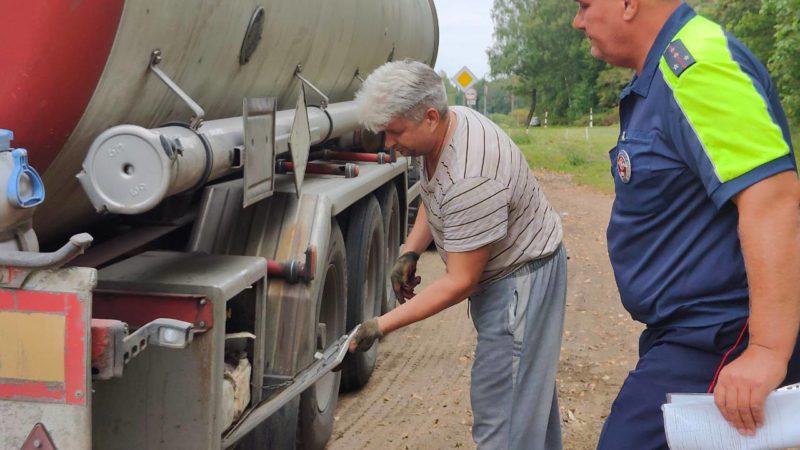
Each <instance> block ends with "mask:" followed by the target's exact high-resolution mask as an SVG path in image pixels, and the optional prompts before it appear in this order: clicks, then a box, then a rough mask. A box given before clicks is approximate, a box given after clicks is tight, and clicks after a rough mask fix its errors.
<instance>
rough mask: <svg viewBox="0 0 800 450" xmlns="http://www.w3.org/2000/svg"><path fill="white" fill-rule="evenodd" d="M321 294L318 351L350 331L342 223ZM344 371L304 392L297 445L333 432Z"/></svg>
mask: <svg viewBox="0 0 800 450" xmlns="http://www.w3.org/2000/svg"><path fill="white" fill-rule="evenodd" d="M322 274H323V275H322V276H323V278H322V279H321V280H320V289H319V295H318V297H317V324H319V325H318V326H317V335H316V336H315V340H316V343H317V345H316V351H319V352H321V351H323V350H324V349H325V347H327V346H329V345H331V344H332V343H333V342H335V341H336V339H338V338H340V337H341V336H343V335H344V334H346V332H347V331H346V329H345V319H346V317H345V307H346V302H347V261H346V259H345V247H344V238H343V237H342V232H341V230H340V229H339V226H338V225H337V224H336V223H335V221H334V223H333V224H332V226H331V239H330V243H329V244H328V256H327V260H326V264H325V265H324V266H323V270H322ZM340 382H341V372H331V373H329V374H328V375H326V376H325V377H324V378H322V379H320V380H319V381H317V382H316V383H315V384H313V385H312V386H311V387H310V388H308V389H307V390H306V391H305V392H303V394H302V395H301V396H300V411H299V414H298V426H297V447H296V448H297V449H298V450H317V449H323V448H325V444H326V443H327V442H328V439H330V437H331V433H332V432H333V422H334V413H335V412H336V401H337V398H338V396H339V385H340Z"/></svg>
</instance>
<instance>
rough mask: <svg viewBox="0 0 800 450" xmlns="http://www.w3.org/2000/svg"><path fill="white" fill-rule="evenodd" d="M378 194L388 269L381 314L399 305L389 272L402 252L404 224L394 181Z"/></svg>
mask: <svg viewBox="0 0 800 450" xmlns="http://www.w3.org/2000/svg"><path fill="white" fill-rule="evenodd" d="M376 196H377V198H378V203H379V204H380V205H381V214H382V215H383V232H384V237H385V238H386V247H385V249H386V271H385V272H384V273H385V275H384V279H385V280H386V292H384V294H383V304H382V305H381V314H386V313H387V312H389V311H391V310H393V309H394V307H395V306H396V305H397V300H396V299H395V297H394V291H393V290H392V280H391V278H390V277H389V272H390V270H391V267H392V265H394V262H395V260H396V259H397V256H398V253H399V252H400V240H401V239H402V238H401V236H400V230H401V228H402V224H401V223H400V197H399V196H398V195H397V188H396V187H395V186H394V183H389V184H387V185H386V186H384V187H383V188H381V190H380V191H378V192H377V193H376Z"/></svg>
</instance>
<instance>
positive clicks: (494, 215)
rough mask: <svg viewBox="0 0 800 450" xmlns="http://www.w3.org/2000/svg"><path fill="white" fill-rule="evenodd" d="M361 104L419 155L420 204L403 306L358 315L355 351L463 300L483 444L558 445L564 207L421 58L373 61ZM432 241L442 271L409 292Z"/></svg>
mask: <svg viewBox="0 0 800 450" xmlns="http://www.w3.org/2000/svg"><path fill="white" fill-rule="evenodd" d="M356 101H357V102H358V105H359V111H360V117H361V122H362V123H363V124H364V126H365V127H366V128H368V129H369V130H371V131H373V132H379V131H384V132H385V134H386V146H387V147H394V148H395V149H396V150H397V151H399V152H400V153H401V154H402V155H405V156H412V157H417V158H418V161H419V163H420V164H419V166H420V170H421V172H422V173H421V187H422V189H421V191H422V193H421V196H422V203H423V205H421V206H420V209H419V213H418V214H417V218H416V221H415V223H414V227H413V229H412V230H411V233H410V234H409V236H408V239H407V240H406V243H405V246H404V248H403V251H404V253H403V254H402V255H401V256H400V258H398V260H397V262H396V263H395V267H394V269H393V271H392V282H393V285H394V288H395V293H396V295H397V296H398V300H399V301H400V303H401V305H400V306H398V307H397V308H395V309H394V310H392V311H390V312H388V313H386V314H385V315H383V316H381V317H377V318H373V319H370V320H368V321H366V322H364V324H362V326H361V328H360V329H359V332H358V333H357V334H356V336H355V339H354V343H353V344H352V345H351V350H355V349H358V350H367V349H369V348H370V347H371V346H372V344H373V342H374V341H375V339H377V338H379V337H381V336H383V335H385V334H386V333H389V332H391V331H394V330H396V329H398V328H400V327H403V326H406V325H409V324H411V323H413V322H416V321H419V320H422V319H425V318H427V317H430V316H432V315H434V314H436V313H438V312H439V311H442V310H444V309H445V308H448V307H450V306H452V305H455V304H456V303H459V302H461V301H462V300H464V299H465V298H467V297H468V296H469V298H470V301H471V304H470V307H471V313H472V320H473V322H474V324H475V328H476V329H477V331H478V344H477V348H476V350H475V361H474V363H473V367H472V383H471V388H470V396H471V400H472V409H473V418H474V423H473V433H472V434H473V438H474V439H475V442H476V443H477V444H478V448H479V449H481V450H497V449H509V450H516V449H523V448H524V449H560V448H561V429H560V423H559V422H560V421H559V411H558V400H557V393H556V385H555V376H556V368H557V365H558V356H559V351H560V347H561V334H562V330H563V324H564V306H565V303H566V280H567V277H566V253H565V250H564V247H563V245H562V243H561V240H562V230H561V220H560V218H559V215H558V214H557V213H556V212H555V211H554V210H553V208H552V207H551V206H550V204H549V203H548V201H547V199H546V198H545V196H544V194H543V193H542V190H541V189H540V187H539V183H538V182H537V180H536V178H535V177H534V176H533V173H531V171H530V169H529V168H528V164H527V163H526V160H525V157H524V156H523V155H522V152H520V150H519V148H517V146H516V145H514V143H513V142H512V141H511V139H510V138H509V137H508V136H507V135H506V134H505V133H504V132H503V131H502V130H501V129H500V128H499V127H498V126H497V125H495V124H494V123H492V122H491V121H490V120H489V119H487V118H486V117H484V116H482V115H480V114H479V113H477V112H476V111H473V110H472V109H469V108H464V107H453V108H449V107H448V105H447V96H446V94H445V91H444V86H443V85H442V80H441V78H440V77H439V76H438V75H437V74H436V72H434V71H433V69H431V68H430V67H428V66H426V65H425V64H422V63H419V62H414V61H408V60H407V61H398V62H391V63H387V64H385V65H384V66H381V67H379V68H378V69H376V70H375V72H373V73H372V74H371V75H370V76H369V77H368V78H367V79H366V81H365V82H364V85H363V86H362V88H361V90H360V91H359V93H358V95H357V97H356ZM431 241H433V242H435V244H436V248H437V250H438V251H439V255H440V256H441V257H442V259H443V260H444V262H445V264H446V266H447V274H446V275H445V276H444V277H442V278H441V279H439V280H436V281H435V282H433V283H432V284H431V285H430V286H428V287H427V288H425V289H423V290H422V291H420V292H419V293H417V294H416V295H415V294H414V288H415V286H416V285H417V284H418V283H419V277H416V262H417V259H418V258H419V254H420V253H422V252H423V251H424V250H425V249H426V248H427V247H428V245H429V244H430V243H431ZM405 299H409V300H408V301H407V302H404V300H405Z"/></svg>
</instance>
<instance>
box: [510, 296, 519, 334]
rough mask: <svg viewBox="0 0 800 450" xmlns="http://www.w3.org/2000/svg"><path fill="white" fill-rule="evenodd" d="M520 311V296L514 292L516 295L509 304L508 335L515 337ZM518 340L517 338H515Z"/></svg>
mask: <svg viewBox="0 0 800 450" xmlns="http://www.w3.org/2000/svg"><path fill="white" fill-rule="evenodd" d="M518 310H519V294H518V292H517V290H516V289H515V290H514V295H513V296H512V297H511V300H510V301H509V302H508V334H511V335H513V334H514V332H515V331H516V329H517V312H518ZM514 340H516V336H515V338H514Z"/></svg>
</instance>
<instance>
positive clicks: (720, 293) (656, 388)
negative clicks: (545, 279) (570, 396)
mask: <svg viewBox="0 0 800 450" xmlns="http://www.w3.org/2000/svg"><path fill="white" fill-rule="evenodd" d="M620 128H621V134H620V138H619V142H618V145H617V146H616V147H615V148H614V149H613V150H612V151H611V152H610V155H609V156H610V158H611V171H612V175H613V176H614V183H615V190H616V198H615V201H614V206H613V209H612V213H611V221H610V223H609V227H608V247H609V255H610V257H611V263H612V267H613V268H614V274H615V277H616V280H617V285H618V287H619V291H620V296H621V298H622V302H623V304H624V306H625V308H626V309H627V310H628V311H629V312H630V314H631V316H632V317H633V318H634V319H636V320H639V321H641V322H643V323H645V324H646V325H647V329H646V330H645V331H644V333H643V334H642V336H641V339H640V350H639V353H640V360H639V362H638V364H637V366H636V369H635V370H633V371H632V372H631V373H630V375H629V376H628V378H627V380H626V381H625V383H624V385H623V387H622V390H621V391H620V394H619V396H618V397H617V399H616V401H615V402H614V405H613V406H612V410H611V414H610V415H609V418H608V419H607V421H606V424H605V426H604V428H603V433H602V435H601V437H600V443H599V445H598V448H601V449H614V450H619V449H637V450H638V449H650V448H654V449H655V448H666V438H665V436H664V428H663V419H662V415H661V410H660V406H661V405H662V404H663V403H664V402H665V401H666V394H667V393H670V392H707V391H708V392H710V391H711V389H713V383H714V381H715V379H716V376H717V374H718V372H719V370H720V369H721V367H722V366H723V364H724V363H727V362H730V361H732V360H733V359H735V358H736V357H737V356H738V355H739V354H740V353H741V352H742V351H743V350H744V349H745V348H746V347H747V336H748V333H747V330H746V322H747V318H748V315H749V307H748V301H749V299H748V283H747V274H746V272H745V265H744V258H743V256H742V250H741V244H740V241H739V236H738V231H737V226H738V219H739V217H738V211H737V209H736V206H735V205H734V204H733V203H732V202H731V198H732V197H733V196H735V195H736V194H738V193H739V192H741V191H742V190H744V189H746V188H747V187H749V186H751V185H753V184H755V183H757V182H759V181H761V180H764V179H766V178H768V177H770V176H773V175H776V174H778V173H781V172H786V171H795V172H796V170H797V168H796V164H795V159H794V153H793V149H792V147H791V140H790V137H789V128H788V125H787V122H786V118H785V115H784V113H783V110H782V108H781V105H780V103H779V101H778V96H777V94H776V91H775V87H774V85H773V83H772V81H771V79H770V77H769V74H768V73H767V71H766V69H765V68H764V67H763V65H762V64H761V63H759V62H758V60H757V59H756V58H755V57H754V56H753V55H752V54H751V53H750V51H749V50H747V48H745V47H744V46H743V45H742V44H741V43H740V42H738V41H737V40H736V39H735V38H733V37H732V36H730V35H728V34H727V33H725V32H724V30H723V29H722V28H721V27H720V26H719V25H716V24H714V23H713V22H711V21H709V20H707V19H705V18H703V17H700V16H698V15H696V14H695V12H694V11H693V10H692V9H691V8H690V7H689V6H688V5H685V4H684V5H681V6H680V7H679V8H678V9H677V10H676V11H675V12H674V13H673V15H672V16H671V17H670V18H669V20H668V21H667V22H666V23H665V25H664V27H663V28H662V30H661V32H660V34H659V35H658V37H657V39H656V41H655V43H654V45H653V47H652V49H651V50H650V53H649V55H648V57H647V60H646V63H645V66H644V68H643V70H642V72H641V73H640V74H639V75H638V76H636V77H634V79H633V80H632V81H631V83H630V84H629V85H628V86H627V87H626V88H625V90H624V91H623V92H622V95H621V100H620ZM796 353H797V352H796ZM798 356H799V355H797V354H796V355H795V358H794V359H793V361H792V364H791V365H790V368H789V369H790V373H789V377H788V378H787V383H788V382H797V381H800V367H798V366H800V364H798V362H800V357H798Z"/></svg>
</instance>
